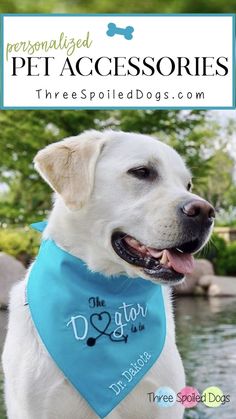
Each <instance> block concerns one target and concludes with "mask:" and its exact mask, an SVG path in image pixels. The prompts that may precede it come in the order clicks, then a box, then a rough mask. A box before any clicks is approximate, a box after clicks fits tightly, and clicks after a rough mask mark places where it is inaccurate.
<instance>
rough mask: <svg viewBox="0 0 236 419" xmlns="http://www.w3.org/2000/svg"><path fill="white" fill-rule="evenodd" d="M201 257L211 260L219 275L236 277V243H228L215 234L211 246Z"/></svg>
mask: <svg viewBox="0 0 236 419" xmlns="http://www.w3.org/2000/svg"><path fill="white" fill-rule="evenodd" d="M201 257H205V258H207V259H208V260H210V261H211V262H212V263H213V265H214V269H215V272H216V274H217V275H232V276H236V241H234V242H231V243H226V242H225V240H224V239H222V238H221V237H219V236H218V235H217V234H213V235H212V238H211V242H210V244H209V245H208V246H207V249H206V250H203V252H202V254H201Z"/></svg>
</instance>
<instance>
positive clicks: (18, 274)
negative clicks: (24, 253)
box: [0, 253, 26, 308]
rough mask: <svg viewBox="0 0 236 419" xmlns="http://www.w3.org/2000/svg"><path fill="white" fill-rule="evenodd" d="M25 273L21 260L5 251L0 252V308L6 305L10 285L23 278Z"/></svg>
mask: <svg viewBox="0 0 236 419" xmlns="http://www.w3.org/2000/svg"><path fill="white" fill-rule="evenodd" d="M25 273H26V269H25V268H24V266H23V265H22V263H21V262H19V261H18V260H17V259H15V258H14V257H13V256H10V255H7V254H6V253H0V308H3V307H7V305H8V298H9V292H10V289H11V287H12V286H13V285H14V284H15V282H17V281H19V280H20V279H23V277H24V275H25Z"/></svg>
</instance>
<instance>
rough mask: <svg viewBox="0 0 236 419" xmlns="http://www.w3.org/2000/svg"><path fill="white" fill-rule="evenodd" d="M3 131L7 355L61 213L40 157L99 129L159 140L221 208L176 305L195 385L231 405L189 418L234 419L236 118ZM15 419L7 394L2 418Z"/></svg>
mask: <svg viewBox="0 0 236 419" xmlns="http://www.w3.org/2000/svg"><path fill="white" fill-rule="evenodd" d="M0 12H1V13H236V2H235V0H227V1H225V0H208V1H207V2H206V1H204V0H198V1H196V0H173V1H168V2H167V1H166V0H147V1H145V2H142V1H135V0H131V1H129V2H126V3H125V2H121V1H120V0H112V1H110V0H100V1H96V0H91V1H87V0H80V1H78V0H67V1H65V0H64V1H63V0H61V1H60V0H48V1H47V2H46V1H43V0H38V1H37V2H32V1H31V0H21V1H17V0H1V2H0ZM16 94H17V92H16ZM0 128H1V129H0V306H1V307H2V310H1V311H0V349H1V348H2V345H3V342H4V338H5V330H6V321H7V311H6V310H5V308H6V307H7V301H8V293H9V289H10V287H11V286H12V284H13V283H15V282H16V281H18V280H19V279H20V278H22V276H23V275H24V272H25V269H26V268H27V266H28V265H29V264H30V263H31V261H32V260H33V258H34V256H35V255H36V253H37V249H38V244H39V240H40V238H39V236H38V234H37V233H34V232H32V231H31V230H30V228H29V224H30V223H31V222H34V221H37V220H42V219H44V218H45V217H47V214H48V211H49V209H50V206H51V191H50V189H49V187H48V186H47V185H46V184H45V183H44V182H43V181H41V179H39V176H38V174H37V173H36V172H35V171H34V168H33V165H32V160H33V157H34V155H35V154H36V152H37V151H38V150H39V149H40V148H43V147H44V146H46V145H47V144H49V143H51V142H54V141H57V140H60V139H62V138H64V137H66V136H70V135H76V134H78V133H80V132H82V131H84V130H86V129H92V128H94V129H99V130H103V129H106V128H109V129H110V128H112V129H115V130H124V131H133V132H139V133H145V134H151V135H154V136H157V137H159V139H161V140H162V141H164V142H166V143H168V144H170V145H171V146H173V147H174V148H175V149H176V150H177V151H178V152H179V153H180V154H181V155H182V156H183V157H184V159H185V161H186V163H187V164H188V165H189V167H190V168H191V170H192V173H193V184H194V189H193V191H194V192H195V193H197V194H200V195H201V196H203V197H204V198H206V199H207V200H209V201H211V202H212V203H213V205H214V206H215V207H216V210H217V221H216V228H215V231H214V234H213V237H212V239H211V241H210V243H209V244H208V245H207V247H206V248H205V249H204V250H203V251H202V252H201V254H200V255H198V257H197V263H196V269H195V271H194V274H193V275H191V277H189V278H187V281H186V284H185V285H183V286H181V287H178V288H176V290H175V294H174V306H175V316H176V322H177V343H178V346H179V349H180V352H181V355H182V358H183V361H184V366H185V370H186V375H187V384H188V385H191V386H194V387H196V388H197V389H198V391H199V392H200V393H201V392H202V391H203V390H204V389H205V388H206V387H209V386H218V387H220V388H221V389H222V391H223V392H224V393H225V394H230V396H231V401H230V403H227V404H226V405H223V406H221V407H218V408H215V409H212V408H208V407H206V406H205V405H203V404H201V403H199V404H198V406H196V407H195V408H193V409H187V410H186V413H185V419H190V418H200V419H205V418H214V419H217V418H224V419H234V418H235V410H236V390H235V388H236V309H235V307H236V111H235V110H233V111H160V110H157V111H153V110H152V111H151V110H124V111H122V110H112V111H102V110H99V111H92V110H91V111H84V110H81V111H78V110H74V111H73V110H65V111H59V110H58V111H53V110H52V111H43V110H42V111H40V110H38V111H37V110H31V111H25V110H22V111H20V110H18V111H11V110H8V111H1V112H0ZM0 377H1V375H0ZM1 385H2V384H1ZM154 391H155V389H154ZM167 415H168V411H167ZM5 417H6V416H5V412H4V406H3V397H2V392H0V419H4V418H5ZM22 419H24V418H22ZM32 419H33V418H32ZM124 419H125V418H124ZM135 419H136V418H135ZM137 419H138V418H137ZM140 419H141V418H140Z"/></svg>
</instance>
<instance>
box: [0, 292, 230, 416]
mask: <svg viewBox="0 0 236 419" xmlns="http://www.w3.org/2000/svg"><path fill="white" fill-rule="evenodd" d="M175 312H176V331H177V341H178V347H179V349H180V352H181V355H182V358H183V361H184V366H185V371H186V375H187V384H188V385H191V386H193V387H195V388H197V389H198V391H199V393H201V392H202V391H203V390H204V389H205V388H206V387H210V386H218V387H220V388H221V389H222V391H223V392H224V393H225V394H230V396H231V397H230V398H231V401H230V403H227V404H225V405H224V406H220V407H218V408H215V409H212V408H208V407H206V406H205V405H204V404H202V403H199V404H198V405H197V406H196V407H195V408H193V409H187V410H186V413H185V419H208V418H211V419H235V418H236V299H233V298H214V299H211V300H207V299H203V298H192V297H185V298H178V300H176V302H175ZM6 322H7V312H5V311H0V349H1V348H2V346H3V342H4V337H5V329H6ZM1 377H2V376H1ZM3 406H4V405H3V396H2V380H1V381H0V419H6V416H5V413H4V407H3ZM166 417H167V418H168V410H166ZM22 419H24V418H22ZM32 419H33V418H32ZM124 419H125V418H124ZM140 419H143V418H140ZM145 419H148V418H145Z"/></svg>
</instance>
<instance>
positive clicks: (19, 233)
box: [0, 228, 39, 266]
mask: <svg viewBox="0 0 236 419" xmlns="http://www.w3.org/2000/svg"><path fill="white" fill-rule="evenodd" d="M38 246H39V234H38V233H36V232H35V231H32V230H29V229H23V228H21V229H13V228H11V229H1V230H0V252H5V253H8V254H9V255H12V256H14V257H16V258H17V259H19V260H20V261H21V262H23V263H24V264H25V265H26V266H28V264H29V263H30V261H32V258H33V257H34V256H36V254H37V251H38Z"/></svg>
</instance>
